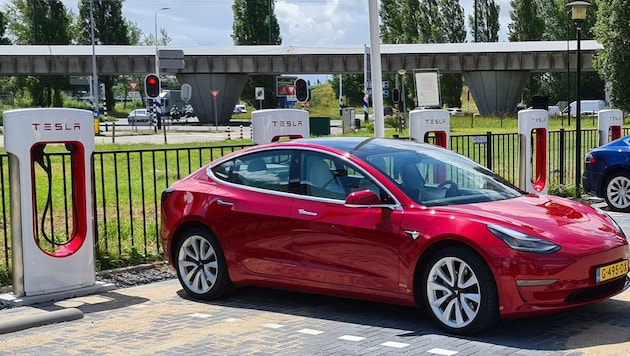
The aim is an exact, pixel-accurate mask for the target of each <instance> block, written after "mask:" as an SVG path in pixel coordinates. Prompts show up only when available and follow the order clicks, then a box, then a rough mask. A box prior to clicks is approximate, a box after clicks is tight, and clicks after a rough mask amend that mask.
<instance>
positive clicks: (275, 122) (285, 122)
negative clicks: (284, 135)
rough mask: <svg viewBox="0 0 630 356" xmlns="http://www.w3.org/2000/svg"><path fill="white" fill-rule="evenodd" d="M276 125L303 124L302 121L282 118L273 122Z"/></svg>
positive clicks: (296, 125) (298, 125)
mask: <svg viewBox="0 0 630 356" xmlns="http://www.w3.org/2000/svg"><path fill="white" fill-rule="evenodd" d="M271 123H272V124H273V126H274V127H300V126H302V121H290V120H280V121H272V122H271Z"/></svg>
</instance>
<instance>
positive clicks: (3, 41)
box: [0, 12, 11, 45]
mask: <svg viewBox="0 0 630 356" xmlns="http://www.w3.org/2000/svg"><path fill="white" fill-rule="evenodd" d="M6 29H7V20H6V17H5V16H4V13H2V12H0V45H7V44H11V40H9V39H8V38H7V37H6V36H5V31H6Z"/></svg>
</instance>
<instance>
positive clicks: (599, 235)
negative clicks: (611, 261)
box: [444, 194, 626, 247]
mask: <svg viewBox="0 0 630 356" xmlns="http://www.w3.org/2000/svg"><path fill="white" fill-rule="evenodd" d="M444 208H445V209H448V210H449V211H450V213H451V214H452V213H457V215H460V214H461V216H466V218H467V219H476V220H477V221H478V222H482V223H486V224H497V225H501V226H505V227H510V228H512V229H515V230H518V231H521V232H524V233H527V234H531V235H534V236H540V237H544V238H545V239H548V240H550V241H553V242H555V243H558V244H560V245H566V244H589V245H591V244H592V243H593V241H594V240H599V241H610V246H611V247H612V246H618V245H619V243H620V242H622V243H626V242H625V236H623V234H622V233H619V231H618V230H617V228H616V226H615V224H614V223H613V222H612V219H610V218H609V217H608V216H607V215H606V214H605V213H603V212H602V211H599V210H596V209H594V208H592V207H590V206H589V205H587V204H584V203H580V202H576V201H573V200H569V199H565V198H560V197H555V196H550V195H544V194H528V195H523V196H521V197H517V198H514V199H507V200H500V201H494V202H487V203H476V204H467V205H461V206H449V207H444Z"/></svg>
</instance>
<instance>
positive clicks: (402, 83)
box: [398, 69, 407, 128]
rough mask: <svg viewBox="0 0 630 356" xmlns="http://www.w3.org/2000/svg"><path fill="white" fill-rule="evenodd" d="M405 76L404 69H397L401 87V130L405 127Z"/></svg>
mask: <svg viewBox="0 0 630 356" xmlns="http://www.w3.org/2000/svg"><path fill="white" fill-rule="evenodd" d="M405 74H407V71H406V70H405V69H399V70H398V75H400V83H401V85H402V90H401V95H400V96H401V97H402V109H403V122H404V124H403V128H404V127H405V125H407V116H406V115H407V106H406V100H405Z"/></svg>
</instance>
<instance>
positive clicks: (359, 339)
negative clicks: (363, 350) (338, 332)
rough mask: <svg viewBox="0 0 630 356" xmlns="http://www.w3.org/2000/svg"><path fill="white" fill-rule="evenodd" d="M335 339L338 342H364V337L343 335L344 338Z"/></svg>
mask: <svg viewBox="0 0 630 356" xmlns="http://www.w3.org/2000/svg"><path fill="white" fill-rule="evenodd" d="M337 339H339V340H345V341H362V340H365V338H364V337H361V336H353V335H344V336H339V337H338V338H337Z"/></svg>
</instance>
